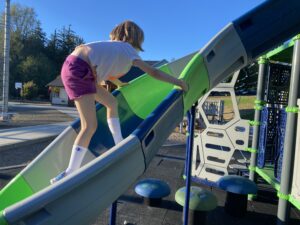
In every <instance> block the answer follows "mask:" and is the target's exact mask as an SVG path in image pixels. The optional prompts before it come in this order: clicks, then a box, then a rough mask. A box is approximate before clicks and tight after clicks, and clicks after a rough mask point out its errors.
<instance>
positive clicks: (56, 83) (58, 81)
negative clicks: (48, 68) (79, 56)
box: [46, 59, 168, 87]
mask: <svg viewBox="0 0 300 225" xmlns="http://www.w3.org/2000/svg"><path fill="white" fill-rule="evenodd" d="M145 62H146V63H148V64H149V65H150V66H154V67H159V66H161V65H163V64H166V63H167V62H168V61H167V60H165V59H163V60H161V61H157V60H156V61H155V60H146V61H145ZM143 73H144V72H143V71H142V70H140V69H139V68H136V67H132V68H131V69H130V70H129V72H128V73H127V74H125V76H124V79H123V77H122V79H121V80H122V81H124V82H125V81H126V82H128V81H130V80H133V79H134V78H136V77H138V76H140V75H142V74H143ZM63 86H64V85H63V83H62V80H61V76H60V75H58V76H57V77H56V78H55V79H54V80H53V81H51V82H50V83H48V84H47V85H46V87H63Z"/></svg>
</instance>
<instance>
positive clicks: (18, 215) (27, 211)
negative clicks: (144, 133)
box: [5, 135, 145, 225]
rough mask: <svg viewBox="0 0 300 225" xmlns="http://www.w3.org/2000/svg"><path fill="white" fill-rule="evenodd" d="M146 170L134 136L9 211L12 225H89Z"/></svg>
mask: <svg viewBox="0 0 300 225" xmlns="http://www.w3.org/2000/svg"><path fill="white" fill-rule="evenodd" d="M144 170H145V163H144V155H143V153H142V149H141V142H140V140H139V139H138V138H137V137H136V136H134V135H130V136H129V137H127V138H126V139H125V140H123V141H122V142H121V143H119V145H117V146H115V147H114V148H112V149H110V150H108V151H107V152H105V153H104V154H103V155H101V156H99V157H98V158H96V159H95V160H93V161H92V162H90V163H88V164H86V165H85V166H84V167H82V168H80V169H79V170H78V171H76V172H75V173H74V174H72V175H70V176H68V177H66V178H65V179H64V180H62V181H60V182H58V183H56V184H54V185H52V186H50V187H48V188H46V189H44V190H42V191H40V192H38V193H37V194H35V195H33V196H31V197H29V198H27V199H25V200H23V201H21V202H19V203H17V204H15V205H13V206H11V207H8V208H7V209H6V210H5V218H6V219H7V220H8V222H9V224H26V225H29V224H30V225H34V224H39V225H53V224H63V225H76V224H77V225H86V224H89V223H90V222H91V221H90V219H91V218H93V219H95V218H97V216H98V215H99V213H100V212H101V211H103V210H104V209H105V208H107V207H108V206H109V205H110V203H111V202H112V201H114V200H116V199H117V198H118V197H119V196H120V195H121V194H122V193H124V192H125V191H126V190H127V189H128V188H129V187H130V185H132V184H133V182H134V181H136V179H137V178H138V177H139V176H140V175H141V174H143V172H144Z"/></svg>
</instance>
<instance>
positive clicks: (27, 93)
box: [21, 81, 38, 100]
mask: <svg viewBox="0 0 300 225" xmlns="http://www.w3.org/2000/svg"><path fill="white" fill-rule="evenodd" d="M37 93H38V88H37V86H36V84H35V83H34V82H33V81H29V82H27V83H24V85H23V88H22V91H21V97H22V98H25V99H29V100H30V99H32V98H34V97H37Z"/></svg>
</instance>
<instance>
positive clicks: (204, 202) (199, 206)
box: [175, 186, 217, 225]
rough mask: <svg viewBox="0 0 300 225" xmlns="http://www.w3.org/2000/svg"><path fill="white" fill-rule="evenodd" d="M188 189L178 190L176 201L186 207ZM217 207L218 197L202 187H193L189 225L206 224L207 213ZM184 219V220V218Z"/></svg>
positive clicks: (191, 190)
mask: <svg viewBox="0 0 300 225" xmlns="http://www.w3.org/2000/svg"><path fill="white" fill-rule="evenodd" d="M185 195H186V187H182V188H180V189H178V190H177V192H176V194H175V201H176V202H177V203H178V204H179V205H181V206H182V207H184V205H185ZM216 207H217V198H216V196H215V195H214V194H213V193H212V192H210V191H207V190H205V189H202V188H200V187H195V186H191V188H190V203H189V220H188V224H189V225H199V224H203V225H204V224H205V223H206V216H207V212H208V211H211V210H214V209H215V208H216ZM182 219H183V218H182Z"/></svg>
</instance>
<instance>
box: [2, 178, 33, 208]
mask: <svg viewBox="0 0 300 225" xmlns="http://www.w3.org/2000/svg"><path fill="white" fill-rule="evenodd" d="M32 194H33V191H32V189H31V188H30V186H29V185H28V183H27V182H26V181H25V179H24V178H23V177H22V176H20V175H17V176H16V177H15V178H14V179H13V180H12V181H11V182H9V184H7V185H6V186H5V187H4V188H3V189H2V190H1V191H0V199H1V201H0V210H4V209H5V208H6V207H8V206H10V205H12V204H14V203H16V202H18V201H21V200H23V199H25V198H27V197H28V196H31V195H32Z"/></svg>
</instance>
